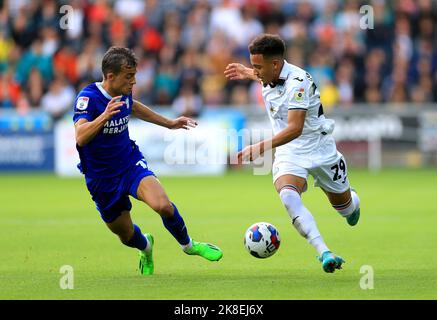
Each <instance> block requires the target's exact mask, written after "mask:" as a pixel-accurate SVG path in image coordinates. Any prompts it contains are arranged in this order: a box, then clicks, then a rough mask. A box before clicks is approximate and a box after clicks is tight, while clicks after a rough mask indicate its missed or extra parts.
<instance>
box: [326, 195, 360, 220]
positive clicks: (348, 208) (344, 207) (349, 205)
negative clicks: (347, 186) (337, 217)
mask: <svg viewBox="0 0 437 320" xmlns="http://www.w3.org/2000/svg"><path fill="white" fill-rule="evenodd" d="M333 207H334V209H335V210H337V211H338V213H340V214H341V215H342V216H343V217H345V218H347V217H349V216H350V215H351V214H352V213H353V212H354V211H355V210H357V209H358V208H359V207H360V198H359V197H358V194H357V193H356V192H355V191H352V190H351V198H350V199H349V201H347V202H346V203H344V204H340V205H335V206H333Z"/></svg>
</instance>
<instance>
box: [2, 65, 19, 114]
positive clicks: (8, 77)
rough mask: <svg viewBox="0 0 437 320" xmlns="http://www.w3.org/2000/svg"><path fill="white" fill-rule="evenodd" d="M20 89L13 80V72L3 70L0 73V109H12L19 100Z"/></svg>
mask: <svg viewBox="0 0 437 320" xmlns="http://www.w3.org/2000/svg"><path fill="white" fill-rule="evenodd" d="M20 93H21V87H20V85H19V83H18V82H16V81H15V80H14V76H13V72H12V71H11V70H5V71H3V72H0V108H8V109H12V108H13V107H14V106H16V105H17V102H18V99H19V98H20Z"/></svg>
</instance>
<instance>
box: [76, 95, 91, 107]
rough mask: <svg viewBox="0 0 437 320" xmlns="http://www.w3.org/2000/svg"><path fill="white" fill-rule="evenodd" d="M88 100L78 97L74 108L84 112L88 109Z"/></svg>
mask: <svg viewBox="0 0 437 320" xmlns="http://www.w3.org/2000/svg"><path fill="white" fill-rule="evenodd" d="M89 101H90V98H88V97H79V98H78V99H77V102H76V108H77V109H78V110H85V109H86V108H87V107H88V102H89Z"/></svg>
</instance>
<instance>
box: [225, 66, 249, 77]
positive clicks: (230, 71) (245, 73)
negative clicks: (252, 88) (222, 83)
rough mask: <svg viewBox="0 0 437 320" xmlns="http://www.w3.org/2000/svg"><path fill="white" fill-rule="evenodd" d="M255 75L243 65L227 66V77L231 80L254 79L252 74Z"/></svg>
mask: <svg viewBox="0 0 437 320" xmlns="http://www.w3.org/2000/svg"><path fill="white" fill-rule="evenodd" d="M251 73H253V72H252V69H250V68H246V67H245V66H243V65H242V64H241V63H230V64H228V65H227V66H226V69H225V72H224V74H225V77H226V78H228V79H229V80H245V79H253V76H252V77H251V76H250V74H251Z"/></svg>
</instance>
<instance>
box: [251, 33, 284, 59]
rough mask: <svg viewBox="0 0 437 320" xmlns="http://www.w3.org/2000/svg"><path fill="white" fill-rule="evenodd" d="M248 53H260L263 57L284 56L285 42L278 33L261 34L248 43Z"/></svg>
mask: <svg viewBox="0 0 437 320" xmlns="http://www.w3.org/2000/svg"><path fill="white" fill-rule="evenodd" d="M249 52H250V54H262V55H263V57H273V56H281V57H284V53H285V43H284V40H282V39H281V38H280V37H279V36H278V35H275V34H261V35H259V36H257V37H256V38H255V39H253V40H252V42H251V43H250V44H249Z"/></svg>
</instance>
